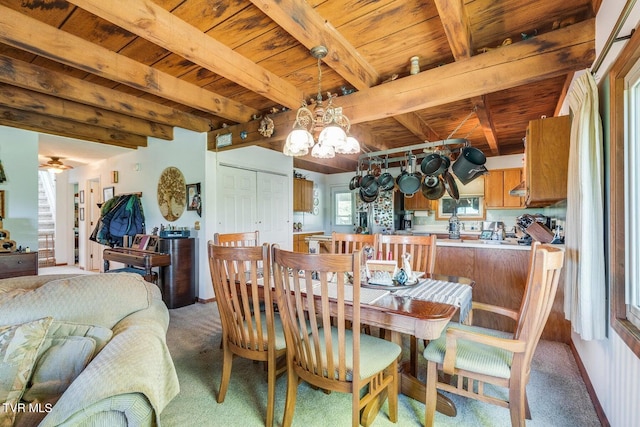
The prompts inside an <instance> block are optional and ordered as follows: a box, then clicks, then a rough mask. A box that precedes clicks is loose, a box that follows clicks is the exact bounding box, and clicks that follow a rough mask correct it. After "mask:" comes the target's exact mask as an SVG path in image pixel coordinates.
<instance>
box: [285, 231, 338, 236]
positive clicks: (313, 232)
mask: <svg viewBox="0 0 640 427" xmlns="http://www.w3.org/2000/svg"><path fill="white" fill-rule="evenodd" d="M296 234H324V230H310V231H307V230H301V231H294V232H293V235H294V236H295V235H296ZM329 237H331V236H329Z"/></svg>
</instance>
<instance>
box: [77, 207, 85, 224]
mask: <svg viewBox="0 0 640 427" xmlns="http://www.w3.org/2000/svg"><path fill="white" fill-rule="evenodd" d="M78 214H79V216H80V221H84V208H80V209H79V211H78Z"/></svg>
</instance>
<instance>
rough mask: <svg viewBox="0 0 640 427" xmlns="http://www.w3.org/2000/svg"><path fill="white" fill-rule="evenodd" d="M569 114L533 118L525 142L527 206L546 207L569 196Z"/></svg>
mask: <svg viewBox="0 0 640 427" xmlns="http://www.w3.org/2000/svg"><path fill="white" fill-rule="evenodd" d="M570 132H571V119H570V118H569V116H560V117H548V118H546V119H539V120H532V121H530V122H529V126H528V127H527V136H526V141H525V150H524V152H525V184H526V189H525V205H526V206H527V207H544V206H549V205H552V204H554V203H556V202H559V201H561V200H564V199H566V198H567V174H568V169H569V141H570Z"/></svg>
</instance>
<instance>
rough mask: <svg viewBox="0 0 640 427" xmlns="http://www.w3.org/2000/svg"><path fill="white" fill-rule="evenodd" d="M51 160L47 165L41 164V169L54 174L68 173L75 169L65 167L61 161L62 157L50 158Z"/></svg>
mask: <svg viewBox="0 0 640 427" xmlns="http://www.w3.org/2000/svg"><path fill="white" fill-rule="evenodd" d="M49 158H50V159H51V160H49V161H48V162H47V163H41V164H40V169H47V170H48V171H50V172H53V173H60V172H63V171H66V170H68V169H73V166H68V165H65V164H64V163H62V162H61V161H60V157H53V156H51V157H49Z"/></svg>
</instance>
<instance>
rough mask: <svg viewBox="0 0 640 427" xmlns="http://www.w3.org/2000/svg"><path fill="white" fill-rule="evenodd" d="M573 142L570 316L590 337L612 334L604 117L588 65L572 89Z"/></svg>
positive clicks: (567, 236)
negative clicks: (607, 271)
mask: <svg viewBox="0 0 640 427" xmlns="http://www.w3.org/2000/svg"><path fill="white" fill-rule="evenodd" d="M569 107H570V108H571V114H572V116H573V119H572V122H571V145H570V150H569V180H568V184H567V220H566V227H565V247H566V259H565V293H564V312H565V317H566V318H567V319H568V320H570V321H571V325H572V328H573V330H574V331H576V332H577V333H578V334H580V336H581V337H582V339H584V340H598V339H603V338H605V337H606V328H607V319H606V313H607V301H606V288H605V269H604V267H605V265H604V256H605V250H604V249H605V248H604V242H605V240H604V208H603V192H604V189H603V157H602V151H603V147H602V122H601V120H600V114H599V112H598V87H597V86H596V82H595V80H594V78H593V76H592V75H591V73H590V72H589V70H587V71H586V72H585V73H584V74H583V75H581V76H580V77H579V78H577V79H576V80H575V81H574V84H573V87H572V90H571V92H570V93H569Z"/></svg>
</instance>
